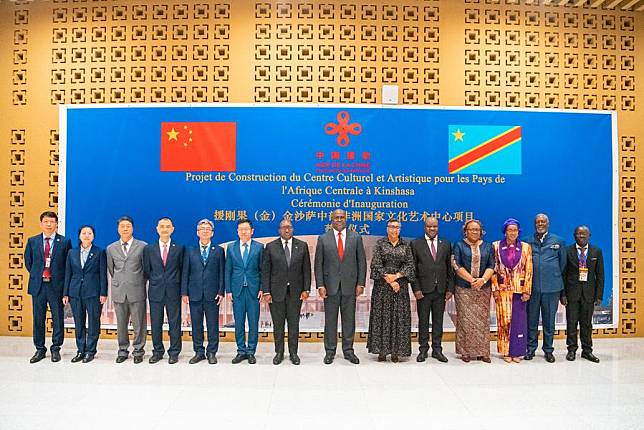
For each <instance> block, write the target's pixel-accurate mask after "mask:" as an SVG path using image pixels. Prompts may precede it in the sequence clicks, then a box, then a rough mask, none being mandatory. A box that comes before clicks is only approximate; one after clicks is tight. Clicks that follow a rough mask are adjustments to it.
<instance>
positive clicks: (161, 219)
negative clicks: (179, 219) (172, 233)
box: [157, 216, 174, 225]
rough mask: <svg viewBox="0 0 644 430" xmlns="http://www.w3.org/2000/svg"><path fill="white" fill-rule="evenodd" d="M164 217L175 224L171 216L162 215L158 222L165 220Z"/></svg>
mask: <svg viewBox="0 0 644 430" xmlns="http://www.w3.org/2000/svg"><path fill="white" fill-rule="evenodd" d="M164 219H167V220H168V221H170V222H171V223H172V225H174V222H172V218H170V217H169V216H162V217H161V218H159V219H158V220H157V224H158V223H159V221H163V220H164Z"/></svg>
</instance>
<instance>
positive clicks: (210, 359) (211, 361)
mask: <svg viewBox="0 0 644 430" xmlns="http://www.w3.org/2000/svg"><path fill="white" fill-rule="evenodd" d="M207 357H208V364H217V357H216V356H215V353H214V352H209V353H208V354H207Z"/></svg>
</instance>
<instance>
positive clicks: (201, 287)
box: [181, 243, 226, 302]
mask: <svg viewBox="0 0 644 430" xmlns="http://www.w3.org/2000/svg"><path fill="white" fill-rule="evenodd" d="M225 265H226V260H225V258H224V250H223V249H222V248H221V247H220V246H217V245H215V244H212V243H211V244H210V251H209V252H208V259H207V260H206V263H205V264H204V262H203V259H202V258H201V246H200V245H197V246H193V247H190V248H186V250H185V254H184V257H183V273H182V274H181V295H182V296H188V297H190V300H192V301H199V300H206V301H209V302H213V301H215V299H216V298H217V296H218V295H220V296H223V295H224V292H225V291H224V289H225V287H224V268H225Z"/></svg>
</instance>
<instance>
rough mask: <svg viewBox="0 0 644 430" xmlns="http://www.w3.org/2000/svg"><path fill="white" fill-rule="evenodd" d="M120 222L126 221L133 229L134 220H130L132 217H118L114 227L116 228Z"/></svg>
mask: <svg viewBox="0 0 644 430" xmlns="http://www.w3.org/2000/svg"><path fill="white" fill-rule="evenodd" d="M122 221H127V222H129V223H130V224H132V227H134V220H133V219H132V217H131V216H128V215H123V216H122V217H120V218H119V219H118V221H116V225H117V226H118V225H119V224H120V223H121V222H122Z"/></svg>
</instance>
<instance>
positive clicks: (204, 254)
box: [201, 246, 208, 264]
mask: <svg viewBox="0 0 644 430" xmlns="http://www.w3.org/2000/svg"><path fill="white" fill-rule="evenodd" d="M207 250H208V247H207V246H202V247H201V260H202V261H203V264H206V260H208V253H207V252H206V251H207Z"/></svg>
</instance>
